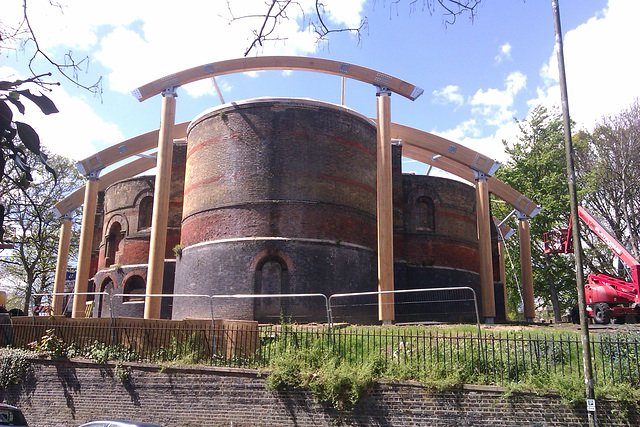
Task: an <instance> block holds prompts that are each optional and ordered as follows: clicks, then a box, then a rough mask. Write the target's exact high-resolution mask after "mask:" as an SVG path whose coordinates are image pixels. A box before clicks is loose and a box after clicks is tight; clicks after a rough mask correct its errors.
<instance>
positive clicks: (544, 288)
mask: <svg viewBox="0 0 640 427" xmlns="http://www.w3.org/2000/svg"><path fill="white" fill-rule="evenodd" d="M503 143H504V145H505V150H506V152H507V153H508V154H509V155H510V159H509V160H508V161H507V162H506V163H505V164H504V165H503V167H501V168H500V169H499V170H498V172H497V173H496V177H497V178H498V179H500V180H502V181H504V182H505V183H507V184H508V185H510V186H511V187H513V188H515V189H516V190H518V191H520V192H521V193H523V194H526V195H527V196H528V197H529V198H531V199H533V200H535V201H536V202H537V203H539V204H540V205H542V206H543V208H544V209H543V211H542V212H540V213H539V214H538V215H536V216H535V217H533V218H532V219H531V221H530V230H531V256H532V264H533V284H534V295H535V297H536V301H538V303H539V304H543V305H547V304H549V303H550V304H551V305H552V307H553V311H554V316H555V320H556V321H559V320H560V316H561V313H562V311H563V310H564V309H566V308H567V307H569V306H571V305H573V304H574V303H575V277H574V274H573V267H572V264H571V263H570V258H569V257H567V256H553V255H545V253H544V244H543V233H544V232H546V231H551V230H553V229H555V228H558V227H560V226H563V227H566V224H567V223H568V221H569V213H570V210H569V195H568V190H567V175H566V166H565V165H566V161H565V152H564V137H563V125H562V117H561V115H560V112H559V111H556V110H552V111H548V110H547V109H546V108H545V107H537V108H535V109H534V110H533V111H532V112H531V113H530V115H529V117H528V118H527V119H526V120H525V121H523V122H521V123H520V136H519V137H518V140H517V141H515V142H509V141H503ZM579 150H580V147H579V146H578V147H576V151H579ZM494 215H496V216H500V215H502V217H505V216H506V215H507V212H506V208H504V207H502V206H496V207H495V208H494ZM513 226H514V227H516V226H517V225H513ZM506 245H507V248H508V250H509V251H510V252H511V253H512V254H518V253H519V245H518V241H517V239H510V240H507V242H506ZM512 258H513V259H514V261H516V268H519V256H518V255H512ZM507 285H508V293H509V302H510V304H509V305H510V306H511V307H514V306H517V305H518V299H519V298H518V292H517V284H516V283H513V278H512V277H510V276H509V275H508V278H507Z"/></svg>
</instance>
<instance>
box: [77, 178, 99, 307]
mask: <svg viewBox="0 0 640 427" xmlns="http://www.w3.org/2000/svg"><path fill="white" fill-rule="evenodd" d="M98 175H99V171H97V172H92V173H91V174H89V176H87V184H86V186H85V189H84V208H83V211H82V229H81V231H80V248H79V249H78V268H77V270H76V286H75V291H74V292H75V295H74V296H73V313H72V317H73V318H74V319H77V318H83V317H85V310H86V305H87V296H86V295H78V293H81V292H87V285H88V283H89V270H90V269H91V249H92V247H93V231H94V226H95V222H96V205H97V198H98Z"/></svg>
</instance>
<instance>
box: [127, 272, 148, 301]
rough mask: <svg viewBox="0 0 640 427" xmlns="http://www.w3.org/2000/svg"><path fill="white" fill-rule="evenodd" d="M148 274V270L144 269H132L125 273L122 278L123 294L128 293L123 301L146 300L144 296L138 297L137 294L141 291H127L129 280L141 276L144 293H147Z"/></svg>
mask: <svg viewBox="0 0 640 427" xmlns="http://www.w3.org/2000/svg"><path fill="white" fill-rule="evenodd" d="M146 276H147V274H146V271H142V270H134V271H130V272H129V273H127V275H125V276H124V277H123V279H122V293H123V294H128V295H127V296H125V297H123V298H122V301H123V302H134V301H136V302H141V301H142V302H144V297H136V296H135V295H139V294H140V292H127V282H129V281H130V280H132V279H136V278H139V281H140V282H141V283H140V284H141V285H142V294H145V293H146V292H147V290H146V286H147V277H146Z"/></svg>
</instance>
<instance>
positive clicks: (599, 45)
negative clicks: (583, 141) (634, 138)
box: [532, 0, 640, 128]
mask: <svg viewBox="0 0 640 427" xmlns="http://www.w3.org/2000/svg"><path fill="white" fill-rule="evenodd" d="M638 15H640V2H638V1H636V0H609V4H608V7H607V9H605V10H604V12H603V13H602V14H601V15H599V16H596V17H594V18H591V19H590V20H588V21H587V22H586V23H584V24H582V25H580V26H579V27H577V28H575V29H573V30H571V31H568V32H567V33H566V34H565V37H564V56H565V67H566V76H567V91H568V94H569V110H570V113H571V118H572V119H573V120H575V121H576V122H577V124H578V127H586V128H591V127H592V126H593V125H594V123H595V122H597V121H599V120H600V118H601V117H603V116H609V115H615V114H617V113H618V112H620V111H621V110H623V109H625V108H627V107H628V106H629V105H630V104H631V103H632V102H633V100H634V99H635V98H636V97H638V96H639V95H640V79H638V75H640V57H639V56H638V55H637V54H636V52H637V51H638V49H639V46H638V45H639V43H640V42H639V40H640V27H639V26H638V25H637V22H636V21H637V16H638ZM541 75H542V77H543V78H544V79H545V82H544V83H543V85H542V86H541V87H540V88H539V92H538V99H536V100H533V101H532V103H534V104H535V103H545V102H550V100H555V103H553V105H560V97H559V89H558V86H557V84H558V81H559V78H558V62H557V58H556V54H555V52H554V53H553V54H552V55H551V57H550V59H549V61H548V63H546V64H544V66H543V67H542V69H541Z"/></svg>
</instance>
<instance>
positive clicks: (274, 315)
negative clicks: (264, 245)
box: [253, 255, 290, 323]
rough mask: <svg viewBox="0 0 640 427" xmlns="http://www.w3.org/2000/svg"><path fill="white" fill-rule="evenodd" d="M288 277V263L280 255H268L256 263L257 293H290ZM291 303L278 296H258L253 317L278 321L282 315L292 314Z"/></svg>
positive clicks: (260, 319) (264, 320)
mask: <svg viewBox="0 0 640 427" xmlns="http://www.w3.org/2000/svg"><path fill="white" fill-rule="evenodd" d="M288 279H289V272H288V269H287V263H286V262H285V261H284V260H283V259H282V258H281V257H279V256H275V255H270V256H267V257H265V258H263V259H261V260H260V261H259V262H258V263H257V265H256V271H255V287H254V292H255V294H256V295H277V294H286V293H289V284H288V282H289V280H288ZM289 303H290V301H287V300H286V299H282V298H278V297H274V298H257V299H256V301H255V303H254V305H253V317H254V319H255V320H257V321H259V322H260V321H262V322H270V323H272V322H277V321H278V320H279V319H280V317H281V316H284V317H286V316H288V315H289V314H290V313H289V312H290V310H289V309H288V306H289Z"/></svg>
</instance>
